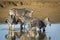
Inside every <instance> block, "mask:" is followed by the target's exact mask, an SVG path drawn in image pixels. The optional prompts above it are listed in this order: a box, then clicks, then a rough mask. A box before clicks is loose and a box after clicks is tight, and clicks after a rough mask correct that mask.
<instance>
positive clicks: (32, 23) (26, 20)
mask: <svg viewBox="0 0 60 40" xmlns="http://www.w3.org/2000/svg"><path fill="white" fill-rule="evenodd" d="M26 14H28V16H27V15H26ZM32 14H33V10H31V9H29V8H22V9H19V8H12V9H10V10H9V17H8V19H7V21H8V23H11V24H18V23H20V24H21V26H20V28H21V29H20V31H21V35H22V36H21V38H20V39H21V40H24V39H22V38H23V36H25V37H27V39H26V40H33V39H31V38H37V39H34V40H38V38H39V35H40V32H41V29H43V32H45V27H46V25H48V24H49V25H51V23H50V20H49V18H45V19H44V20H40V19H38V18H33V17H32ZM16 18H18V19H17V20H16ZM23 25H24V28H25V25H28V30H26V29H23ZM13 29H14V28H13ZM23 30H26V31H24V34H23ZM28 38H29V39H28Z"/></svg>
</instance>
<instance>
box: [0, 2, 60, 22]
mask: <svg viewBox="0 0 60 40" xmlns="http://www.w3.org/2000/svg"><path fill="white" fill-rule="evenodd" d="M7 5H8V4H7ZM10 8H30V9H32V10H33V11H34V12H33V17H37V18H39V19H44V18H45V17H49V18H50V19H51V22H52V23H59V22H60V3H59V2H58V3H55V2H54V3H52V2H50V3H49V2H29V3H28V2H27V3H25V2H24V5H22V6H21V5H20V4H18V5H17V6H13V5H8V6H6V7H4V8H0V23H4V21H5V19H6V18H7V16H8V13H9V9H10Z"/></svg>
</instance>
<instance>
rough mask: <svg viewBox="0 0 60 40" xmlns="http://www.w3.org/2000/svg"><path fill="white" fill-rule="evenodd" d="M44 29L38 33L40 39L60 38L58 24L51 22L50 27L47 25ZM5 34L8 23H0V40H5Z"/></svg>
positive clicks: (59, 26) (55, 39) (58, 39)
mask: <svg viewBox="0 0 60 40" xmlns="http://www.w3.org/2000/svg"><path fill="white" fill-rule="evenodd" d="M15 28H17V29H18V28H20V25H16V26H15ZM1 29H2V30H1ZM3 29H4V30H3ZM17 29H16V30H17ZM45 30H46V31H45V32H41V33H40V40H45V39H47V40H48V39H50V40H60V24H52V25H51V27H50V26H48V25H47V27H46V29H45ZM6 34H8V25H7V24H0V40H6V38H5V35H6Z"/></svg>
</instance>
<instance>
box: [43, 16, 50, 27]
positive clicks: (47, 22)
mask: <svg viewBox="0 0 60 40" xmlns="http://www.w3.org/2000/svg"><path fill="white" fill-rule="evenodd" d="M44 23H45V25H49V26H51V22H50V19H49V18H48V17H47V18H45V19H44Z"/></svg>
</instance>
